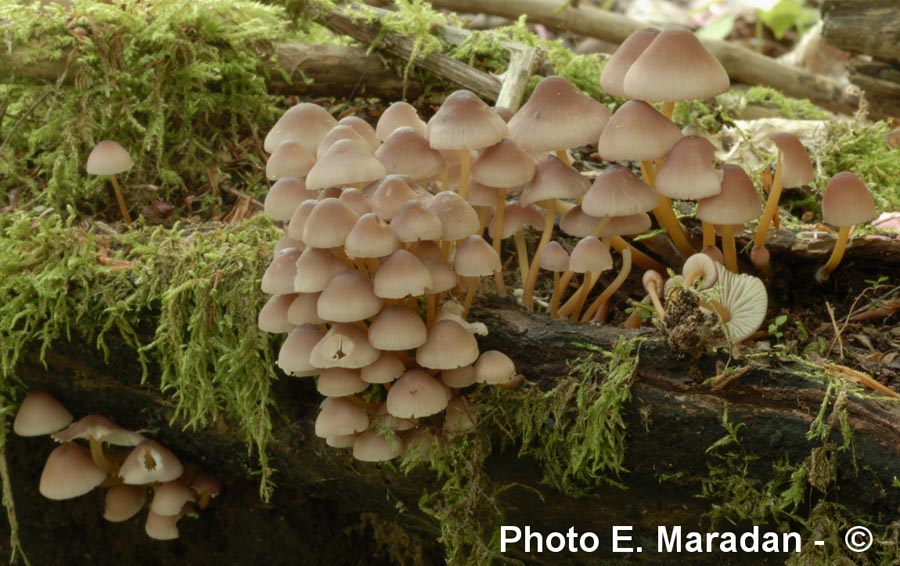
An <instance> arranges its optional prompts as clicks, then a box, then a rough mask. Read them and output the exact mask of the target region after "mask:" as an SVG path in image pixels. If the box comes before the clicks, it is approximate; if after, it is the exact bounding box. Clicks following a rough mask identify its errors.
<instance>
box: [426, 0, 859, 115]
mask: <svg viewBox="0 0 900 566" xmlns="http://www.w3.org/2000/svg"><path fill="white" fill-rule="evenodd" d="M431 3H432V4H433V5H434V6H435V7H436V8H445V9H448V10H453V11H456V12H461V13H464V12H467V13H485V14H491V15H496V16H503V17H506V18H510V19H516V18H518V17H519V16H521V15H523V14H525V15H527V16H528V21H529V22H532V23H539V24H544V25H547V26H550V27H553V28H556V29H561V30H565V31H570V32H573V33H577V34H579V35H583V36H585V37H595V38H597V39H602V40H604V41H610V42H613V43H621V42H622V41H624V40H625V38H626V37H628V36H629V35H630V34H631V33H632V32H634V31H635V30H637V29H640V28H641V27H644V25H645V24H642V23H641V22H638V21H635V20H632V19H630V18H627V17H625V16H622V15H619V14H614V13H612V12H608V11H606V10H601V9H599V8H594V7H591V6H588V5H581V4H579V5H578V6H577V7H573V6H572V5H571V4H568V5H567V4H566V3H561V2H550V1H547V0H496V1H493V2H479V1H478V0H433V1H432V2H431ZM704 44H705V45H706V46H707V48H708V49H709V50H710V51H711V52H712V53H713V55H715V56H716V57H717V58H718V59H719V61H721V62H722V65H724V66H725V69H726V70H727V71H728V74H729V75H730V76H731V78H732V80H737V81H741V82H744V83H747V84H753V85H764V86H770V87H773V88H776V89H778V90H780V91H782V92H784V93H785V94H786V95H788V96H792V97H795V98H808V99H810V100H811V101H813V102H815V103H816V104H818V105H820V106H822V107H824V108H828V109H829V110H833V111H835V112H844V113H853V112H855V111H856V109H857V107H858V105H859V100H858V98H857V97H856V96H855V95H853V94H851V93H848V92H847V91H846V90H845V89H844V88H842V87H841V86H839V85H838V84H837V83H835V82H834V81H832V80H831V79H828V78H827V77H822V76H818V75H815V74H813V73H810V72H807V71H803V70H800V69H795V68H792V67H788V66H786V65H783V64H781V63H779V62H778V61H775V60H774V59H771V58H768V57H765V56H763V55H760V54H758V53H754V52H753V51H750V50H748V49H745V48H743V47H740V46H737V45H733V44H730V43H727V42H725V41H714V40H704Z"/></svg>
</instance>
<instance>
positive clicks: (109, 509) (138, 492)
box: [103, 485, 147, 523]
mask: <svg viewBox="0 0 900 566" xmlns="http://www.w3.org/2000/svg"><path fill="white" fill-rule="evenodd" d="M146 501H147V488H146V487H145V486H143V485H114V486H111V487H110V488H109V489H108V490H107V492H106V497H105V499H104V505H103V518H104V519H106V520H107V521H109V522H110V523H121V522H122V521H127V520H128V519H130V518H132V517H134V516H135V515H137V514H138V513H139V512H140V511H141V509H143V508H144V503H145V502H146Z"/></svg>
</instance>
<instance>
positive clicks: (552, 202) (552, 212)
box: [522, 199, 556, 311]
mask: <svg viewBox="0 0 900 566" xmlns="http://www.w3.org/2000/svg"><path fill="white" fill-rule="evenodd" d="M541 206H542V207H543V208H544V210H545V211H546V216H545V217H544V231H543V232H542V233H541V240H540V241H539V242H538V246H537V249H536V250H535V251H534V261H532V262H531V265H529V266H528V279H526V280H525V283H524V289H523V291H522V305H523V306H524V307H525V308H526V309H528V311H533V310H534V298H533V297H532V295H534V287H535V285H536V284H537V276H538V270H539V269H540V268H541V266H540V263H541V262H540V261H538V258H539V257H541V250H543V249H544V246H546V245H547V244H548V243H549V242H550V236H552V235H553V224H554V223H555V222H556V199H547V200H544V201H541Z"/></svg>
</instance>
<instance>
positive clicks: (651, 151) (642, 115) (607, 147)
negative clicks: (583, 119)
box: [597, 100, 681, 161]
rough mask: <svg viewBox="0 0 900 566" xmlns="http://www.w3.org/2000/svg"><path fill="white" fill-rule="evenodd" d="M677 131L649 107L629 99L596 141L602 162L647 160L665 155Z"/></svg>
mask: <svg viewBox="0 0 900 566" xmlns="http://www.w3.org/2000/svg"><path fill="white" fill-rule="evenodd" d="M679 139H681V130H679V129H678V126H676V125H675V124H673V123H672V122H671V121H670V120H668V119H666V117H665V116H663V115H662V114H660V113H659V112H657V111H656V110H655V109H654V108H653V107H652V106H650V105H649V104H647V103H646V102H643V101H640V100H629V101H628V102H626V103H625V104H623V105H622V106H620V107H619V108H618V110H616V111H615V113H614V114H613V115H612V118H610V119H609V123H608V124H607V125H606V127H605V128H603V133H602V134H600V139H599V140H598V141H597V153H599V154H600V156H601V157H602V158H603V159H604V160H606V161H649V160H651V159H658V158H660V157H662V156H663V155H665V154H666V153H668V152H669V150H670V149H672V146H673V145H675V142H677V141H678V140H679Z"/></svg>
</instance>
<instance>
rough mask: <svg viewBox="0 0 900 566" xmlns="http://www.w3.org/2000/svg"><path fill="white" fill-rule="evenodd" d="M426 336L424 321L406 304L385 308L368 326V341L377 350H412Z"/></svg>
mask: <svg viewBox="0 0 900 566" xmlns="http://www.w3.org/2000/svg"><path fill="white" fill-rule="evenodd" d="M427 338H428V329H427V328H426V327H425V321H423V320H422V317H421V316H419V315H418V314H417V313H414V312H412V311H411V310H409V307H407V306H406V305H392V306H389V307H387V308H385V309H384V310H383V311H381V312H380V313H378V316H377V317H375V320H373V321H372V325H371V326H370V327H369V343H370V344H372V346H373V347H375V348H378V349H379V350H389V351H403V350H412V349H414V348H418V347H419V346H421V345H422V344H424V343H425V340H426V339H427Z"/></svg>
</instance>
